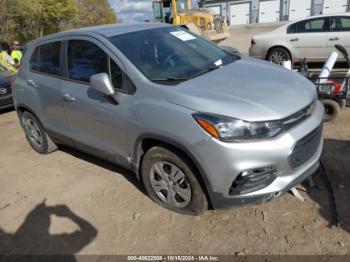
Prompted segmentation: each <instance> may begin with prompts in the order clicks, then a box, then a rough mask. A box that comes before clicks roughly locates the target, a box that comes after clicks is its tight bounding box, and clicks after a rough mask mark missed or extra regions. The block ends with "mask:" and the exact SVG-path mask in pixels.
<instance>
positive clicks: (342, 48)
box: [335, 45, 349, 60]
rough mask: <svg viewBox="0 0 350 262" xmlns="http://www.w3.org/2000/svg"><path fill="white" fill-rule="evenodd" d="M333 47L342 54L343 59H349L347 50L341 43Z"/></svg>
mask: <svg viewBox="0 0 350 262" xmlns="http://www.w3.org/2000/svg"><path fill="white" fill-rule="evenodd" d="M335 48H336V49H337V50H338V51H339V52H340V53H341V54H342V55H343V56H344V58H345V59H347V60H349V54H348V51H346V49H345V48H344V46H342V45H335Z"/></svg>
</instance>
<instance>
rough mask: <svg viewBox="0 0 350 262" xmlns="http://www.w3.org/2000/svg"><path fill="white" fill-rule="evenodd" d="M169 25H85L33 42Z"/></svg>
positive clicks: (129, 31)
mask: <svg viewBox="0 0 350 262" xmlns="http://www.w3.org/2000/svg"><path fill="white" fill-rule="evenodd" d="M171 26H172V25H170V24H164V23H134V24H109V25H101V26H93V27H85V28H80V29H74V30H69V31H64V32H60V33H56V34H51V35H47V36H44V37H42V38H39V39H37V40H34V41H33V42H37V41H44V40H49V39H52V38H56V37H64V36H69V35H72V34H78V33H87V34H88V33H95V34H99V35H103V36H105V37H111V36H115V35H121V34H127V33H131V32H137V31H143V30H149V29H156V28H165V27H171Z"/></svg>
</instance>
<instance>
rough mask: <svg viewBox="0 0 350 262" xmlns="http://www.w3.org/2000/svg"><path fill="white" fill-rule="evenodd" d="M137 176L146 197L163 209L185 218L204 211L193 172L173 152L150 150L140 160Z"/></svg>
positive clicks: (204, 204) (204, 198)
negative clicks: (138, 174) (139, 171)
mask: <svg viewBox="0 0 350 262" xmlns="http://www.w3.org/2000/svg"><path fill="white" fill-rule="evenodd" d="M141 176H142V181H143V184H144V186H145V189H146V191H147V193H148V195H149V197H150V198H151V199H152V200H153V201H154V202H156V203H157V204H159V205H161V206H163V207H165V208H167V209H170V210H172V211H175V212H178V213H182V214H189V215H199V214H201V213H203V212H205V211H206V210H207V209H208V202H207V199H206V196H205V194H204V192H203V190H202V187H201V185H200V184H199V182H198V180H197V178H196V177H195V175H194V170H193V168H192V167H191V165H190V164H189V163H187V161H186V160H185V159H184V158H183V157H182V156H181V154H180V153H179V152H177V151H176V150H169V149H166V148H163V147H154V148H151V149H150V150H149V151H148V152H147V153H146V154H145V156H144V158H143V161H142V174H141Z"/></svg>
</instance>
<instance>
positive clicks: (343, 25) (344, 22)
mask: <svg viewBox="0 0 350 262" xmlns="http://www.w3.org/2000/svg"><path fill="white" fill-rule="evenodd" d="M330 29H331V31H332V32H340V31H350V17H340V16H339V17H331V18H330Z"/></svg>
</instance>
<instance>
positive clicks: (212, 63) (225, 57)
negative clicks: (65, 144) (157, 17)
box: [110, 27, 238, 82]
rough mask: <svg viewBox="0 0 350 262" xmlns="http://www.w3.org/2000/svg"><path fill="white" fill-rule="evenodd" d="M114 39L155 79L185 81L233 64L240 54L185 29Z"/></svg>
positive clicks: (115, 37)
mask: <svg viewBox="0 0 350 262" xmlns="http://www.w3.org/2000/svg"><path fill="white" fill-rule="evenodd" d="M110 41H111V42H112V43H113V44H114V45H115V46H116V47H117V48H118V49H119V50H120V51H121V52H123V54H124V55H125V56H126V57H127V58H128V59H129V60H130V61H131V62H132V63H133V64H134V65H135V66H136V67H137V68H138V69H139V70H140V71H141V72H142V73H143V74H144V75H145V76H146V77H147V78H148V79H150V80H151V81H155V82H156V81H165V82H166V81H167V82H174V81H175V82H176V81H185V80H188V79H190V78H194V77H196V76H199V75H201V74H205V73H206V72H209V71H211V70H214V69H216V68H219V67H221V66H224V65H226V64H229V63H232V62H233V61H235V60H237V58H238V57H237V56H235V55H232V54H230V53H228V52H226V51H224V50H223V49H221V48H220V47H218V46H217V45H215V44H212V43H210V42H208V41H206V40H204V39H202V38H199V37H197V36H195V35H194V34H191V33H189V32H187V31H185V30H183V29H181V28H177V27H170V28H168V27H167V28H157V29H151V30H144V31H138V32H132V33H128V34H123V35H117V36H114V37H111V38H110Z"/></svg>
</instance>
